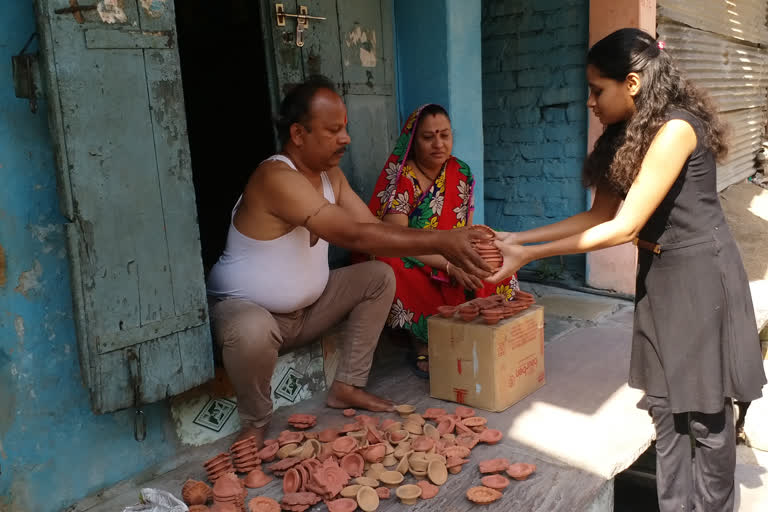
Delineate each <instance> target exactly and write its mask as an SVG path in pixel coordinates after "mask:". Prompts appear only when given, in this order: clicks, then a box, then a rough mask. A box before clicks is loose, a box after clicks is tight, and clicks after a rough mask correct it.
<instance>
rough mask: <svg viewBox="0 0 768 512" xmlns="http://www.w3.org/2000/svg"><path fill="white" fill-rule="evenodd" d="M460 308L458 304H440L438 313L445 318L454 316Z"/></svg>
mask: <svg viewBox="0 0 768 512" xmlns="http://www.w3.org/2000/svg"><path fill="white" fill-rule="evenodd" d="M457 310H458V308H457V307H456V306H449V305H444V306H438V307H437V314H439V315H440V316H441V317H443V318H453V315H455V314H456V311H457Z"/></svg>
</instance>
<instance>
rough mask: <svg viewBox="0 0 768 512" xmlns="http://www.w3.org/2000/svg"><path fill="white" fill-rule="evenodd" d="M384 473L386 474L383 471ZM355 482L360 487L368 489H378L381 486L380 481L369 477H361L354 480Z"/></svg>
mask: <svg viewBox="0 0 768 512" xmlns="http://www.w3.org/2000/svg"><path fill="white" fill-rule="evenodd" d="M382 473H384V471H382ZM353 482H354V483H356V484H357V485H360V486H363V485H364V486H366V487H378V486H379V481H378V479H376V478H372V477H369V476H361V477H358V478H355V479H354V480H353ZM358 490H359V489H358Z"/></svg>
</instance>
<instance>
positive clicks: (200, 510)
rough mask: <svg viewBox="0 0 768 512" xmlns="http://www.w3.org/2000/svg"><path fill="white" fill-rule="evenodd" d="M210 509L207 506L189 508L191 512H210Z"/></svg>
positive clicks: (191, 506)
mask: <svg viewBox="0 0 768 512" xmlns="http://www.w3.org/2000/svg"><path fill="white" fill-rule="evenodd" d="M209 510H211V509H209V508H208V507H206V506H205V505H190V506H189V512H208V511H209Z"/></svg>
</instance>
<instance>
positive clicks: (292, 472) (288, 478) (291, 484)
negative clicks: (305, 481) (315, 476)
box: [283, 468, 302, 494]
mask: <svg viewBox="0 0 768 512" xmlns="http://www.w3.org/2000/svg"><path fill="white" fill-rule="evenodd" d="M301 483H302V482H301V476H300V475H299V471H298V470H297V469H296V468H291V469H289V470H288V471H286V472H285V476H284V477H283V493H286V494H288V493H292V492H299V489H301Z"/></svg>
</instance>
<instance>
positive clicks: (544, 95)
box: [482, 0, 589, 277]
mask: <svg viewBox="0 0 768 512" xmlns="http://www.w3.org/2000/svg"><path fill="white" fill-rule="evenodd" d="M588 31H589V2H588V0H516V1H514V2H513V1H506V0H483V2H482V48H483V60H482V77H483V79H482V87H483V122H484V124H483V128H484V133H485V186H486V189H485V199H486V201H485V207H486V221H487V222H488V224H489V225H491V226H493V227H495V228H499V229H504V230H507V231H520V230H525V229H530V228H533V227H537V226H541V225H543V224H548V223H551V222H555V221H558V220H562V219H564V218H566V217H568V216H570V215H573V214H576V213H578V212H581V211H584V205H585V203H586V192H585V190H584V188H583V187H582V186H581V165H582V162H583V159H584V156H585V155H586V145H587V120H586V105H585V104H586V99H587V87H586V78H585V67H586V52H587V44H588ZM565 263H566V268H567V270H568V271H570V272H571V273H576V274H580V275H582V276H583V273H584V265H585V263H584V256H583V255H578V256H568V257H566V259H565ZM533 265H534V266H536V264H533ZM548 265H549V268H550V271H551V269H552V268H556V267H558V266H559V261H556V262H549V263H548ZM553 265H554V267H553ZM555 272H556V271H555ZM548 277H552V276H548Z"/></svg>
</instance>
